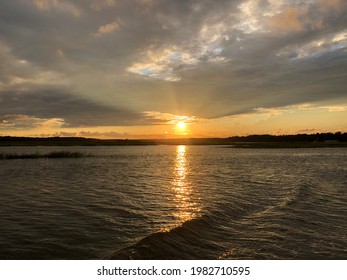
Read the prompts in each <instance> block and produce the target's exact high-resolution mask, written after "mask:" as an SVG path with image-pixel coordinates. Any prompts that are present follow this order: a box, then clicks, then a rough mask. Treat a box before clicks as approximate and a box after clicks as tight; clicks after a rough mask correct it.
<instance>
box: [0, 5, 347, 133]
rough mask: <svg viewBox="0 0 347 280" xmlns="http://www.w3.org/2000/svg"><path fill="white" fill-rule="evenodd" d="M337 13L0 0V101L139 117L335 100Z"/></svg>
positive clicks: (346, 34)
mask: <svg viewBox="0 0 347 280" xmlns="http://www.w3.org/2000/svg"><path fill="white" fill-rule="evenodd" d="M346 14H347V4H346V1H344V0H335V1H324V0H317V1H307V0H300V1H294V0H293V1H290V0H280V1H270V0H247V1H246V0H235V1H227V0H225V1H224V0H218V1H215V0H187V1H174V0H133V1H121V0H117V1H111V0H98V1H96V0H89V1H85V0H76V1H68V0H56V1H52V0H33V1H27V0H14V1H3V3H1V9H0V58H1V60H2V63H1V64H0V89H1V93H0V98H1V100H2V101H1V102H0V110H1V111H0V113H1V115H20V114H24V115H30V116H37V117H40V118H52V117H55V118H63V119H64V120H65V121H66V122H67V123H69V124H70V125H71V126H84V125H127V124H130V125H133V124H139V125H140V124H144V123H151V121H152V120H148V119H146V117H145V114H143V113H141V112H145V111H158V112H167V113H172V114H182V115H195V116H198V117H203V118H216V117H220V116H227V115H237V114H243V113H247V112H254V110H255V109H256V108H260V107H261V108H265V107H281V106H289V105H295V104H301V103H327V104H334V103H337V102H345V103H346V102H347V92H346V90H345V88H346V80H347V79H346V78H347V77H346V76H347V72H346V70H345V69H346V67H347V55H346V50H347V48H346V47H347V17H346ZM38 88H39V89H40V88H41V89H42V88H44V89H46V88H48V89H49V90H48V91H45V90H38ZM52 88H53V89H52ZM17 91H19V92H21V93H20V94H18V93H17ZM23 92H24V93H23ZM70 92H73V93H74V94H70ZM14 98H17V100H16V101H14ZM90 112H93V114H91V113H90Z"/></svg>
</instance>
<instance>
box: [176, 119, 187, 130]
mask: <svg viewBox="0 0 347 280" xmlns="http://www.w3.org/2000/svg"><path fill="white" fill-rule="evenodd" d="M176 127H177V129H178V130H180V131H184V130H185V128H186V124H185V122H183V121H180V122H178V123H177V124H176Z"/></svg>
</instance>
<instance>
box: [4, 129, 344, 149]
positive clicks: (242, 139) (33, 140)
mask: <svg viewBox="0 0 347 280" xmlns="http://www.w3.org/2000/svg"><path fill="white" fill-rule="evenodd" d="M329 141H331V142H334V141H335V142H347V133H342V132H336V133H331V132H329V133H315V134H295V135H269V134H263V135H249V136H232V137H228V138H183V139H153V140H134V139H133V140H129V139H113V140H104V139H94V138H83V137H44V138H39V137H12V136H0V146H139V145H230V144H234V143H246V142H248V143H250V142H253V143H265V142H266V143H308V142H311V143H313V142H316V143H317V142H329Z"/></svg>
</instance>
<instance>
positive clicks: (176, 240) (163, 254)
mask: <svg viewBox="0 0 347 280" xmlns="http://www.w3.org/2000/svg"><path fill="white" fill-rule="evenodd" d="M218 234H220V228H218V225H217V224H216V223H215V221H214V219H213V218H212V217H210V216H208V215H203V216H201V217H199V218H195V219H192V220H189V221H186V222H184V223H183V224H182V225H180V226H178V227H175V228H173V229H172V230H170V231H167V232H156V233H153V234H151V235H149V236H147V237H145V238H143V239H141V240H140V241H139V242H137V243H136V244H134V245H132V246H129V247H126V248H123V249H121V250H118V251H116V252H114V253H113V254H112V255H111V256H110V259H122V260H124V259H140V260H146V259H158V260H159V259H160V260H163V259H199V258H201V256H204V257H206V258H212V259H213V258H216V257H217V255H216V252H218V251H220V249H221V247H220V246H219V245H217V243H215V242H213V240H214V239H215V238H216V235H218ZM212 252H214V253H212Z"/></svg>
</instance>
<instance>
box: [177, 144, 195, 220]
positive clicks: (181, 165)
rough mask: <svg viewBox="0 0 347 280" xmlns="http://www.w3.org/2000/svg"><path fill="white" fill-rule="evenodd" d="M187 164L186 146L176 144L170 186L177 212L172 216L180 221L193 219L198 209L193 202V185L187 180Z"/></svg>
mask: <svg viewBox="0 0 347 280" xmlns="http://www.w3.org/2000/svg"><path fill="white" fill-rule="evenodd" d="M188 174H189V165H188V160H187V147H186V146H183V145H181V146H177V148H176V162H175V170H174V180H173V181H172V188H173V191H174V193H175V203H176V208H177V212H176V213H174V216H175V217H176V218H177V219H178V220H179V221H180V222H181V223H183V222H185V221H188V220H191V219H193V218H194V217H195V216H196V214H197V213H198V212H199V211H200V208H199V207H198V205H197V203H196V202H193V199H192V191H193V185H192V184H191V183H190V182H189V180H188V178H187V176H188Z"/></svg>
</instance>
